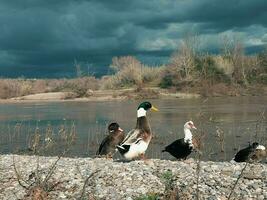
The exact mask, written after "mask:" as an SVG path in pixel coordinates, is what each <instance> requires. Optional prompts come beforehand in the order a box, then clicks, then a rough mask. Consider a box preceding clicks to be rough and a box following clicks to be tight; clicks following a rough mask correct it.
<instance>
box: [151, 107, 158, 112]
mask: <svg viewBox="0 0 267 200" xmlns="http://www.w3.org/2000/svg"><path fill="white" fill-rule="evenodd" d="M151 110H153V111H159V109H157V108H156V107H154V106H152V107H151Z"/></svg>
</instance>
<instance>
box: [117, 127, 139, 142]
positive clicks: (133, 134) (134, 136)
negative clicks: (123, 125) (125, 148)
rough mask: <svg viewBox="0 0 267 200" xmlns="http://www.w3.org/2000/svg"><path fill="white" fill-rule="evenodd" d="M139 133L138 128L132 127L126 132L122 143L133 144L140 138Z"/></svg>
mask: <svg viewBox="0 0 267 200" xmlns="http://www.w3.org/2000/svg"><path fill="white" fill-rule="evenodd" d="M141 135H142V133H141V130H140V129H133V130H131V131H130V132H129V133H128V134H127V136H126V137H125V139H124V141H123V142H122V144H133V143H135V142H136V141H138V140H139V139H140V138H141Z"/></svg>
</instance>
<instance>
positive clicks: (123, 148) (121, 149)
mask: <svg viewBox="0 0 267 200" xmlns="http://www.w3.org/2000/svg"><path fill="white" fill-rule="evenodd" d="M116 148H117V149H118V151H119V152H120V154H122V155H123V154H125V153H126V152H127V151H129V148H130V145H125V144H124V145H117V146H116Z"/></svg>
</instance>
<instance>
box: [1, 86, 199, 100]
mask: <svg viewBox="0 0 267 200" xmlns="http://www.w3.org/2000/svg"><path fill="white" fill-rule="evenodd" d="M199 97H200V95H199V94H197V93H188V92H170V91H168V90H166V89H160V88H144V89H142V90H141V91H140V90H137V89H135V88H128V89H119V90H95V91H93V90H88V91H87V96H86V97H80V98H77V97H75V94H74V93H72V92H48V93H37V94H31V95H25V96H21V97H14V98H10V99H0V103H19V102H36V101H37V102H38V101H53V102H54V101H78V102H79V101H81V102H86V101H122V100H127V99H172V98H179V99H192V98H199Z"/></svg>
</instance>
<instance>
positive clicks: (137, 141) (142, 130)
mask: <svg viewBox="0 0 267 200" xmlns="http://www.w3.org/2000/svg"><path fill="white" fill-rule="evenodd" d="M148 110H153V111H158V109H157V108H155V107H154V106H153V105H152V104H151V103H150V102H147V101H146V102H143V103H141V104H140V105H139V106H138V108H137V121H136V127H135V129H133V130H132V131H130V132H129V133H128V135H127V136H126V137H125V139H124V141H123V142H122V144H121V145H118V146H117V149H118V150H119V152H120V153H121V155H123V156H124V158H126V159H127V160H132V159H135V158H137V157H141V158H143V159H144V155H145V151H146V149H147V147H148V145H149V143H150V140H151V138H152V132H151V129H150V125H149V122H148V120H147V117H146V112H147V111H148Z"/></svg>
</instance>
